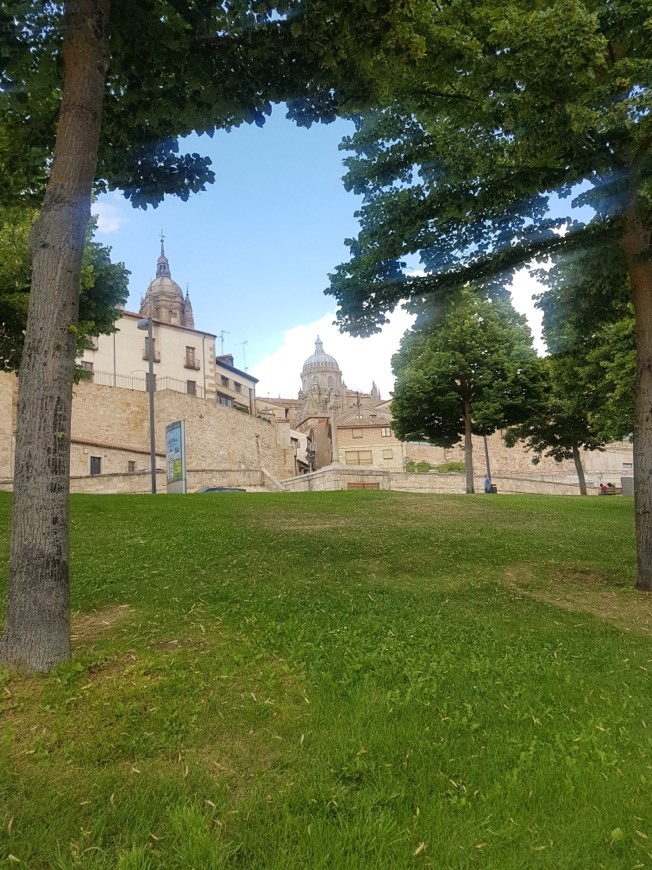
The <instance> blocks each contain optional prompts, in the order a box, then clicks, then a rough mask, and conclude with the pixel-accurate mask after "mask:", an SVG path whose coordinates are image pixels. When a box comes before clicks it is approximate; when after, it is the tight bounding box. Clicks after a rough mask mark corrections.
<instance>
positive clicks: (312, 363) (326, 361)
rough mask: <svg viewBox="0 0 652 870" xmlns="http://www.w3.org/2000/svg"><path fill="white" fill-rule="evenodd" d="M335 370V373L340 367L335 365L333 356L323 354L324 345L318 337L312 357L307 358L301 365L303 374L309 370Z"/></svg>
mask: <svg viewBox="0 0 652 870" xmlns="http://www.w3.org/2000/svg"><path fill="white" fill-rule="evenodd" d="M324 368H328V369H335V370H336V371H339V370H340V367H339V365H338V363H337V360H336V359H335V357H334V356H331V355H330V354H329V353H325V352H324V343H323V341H322V340H321V338H320V337H319V336H317V341H316V342H315V352H314V353H313V355H312V356H309V357H308V359H307V360H306V361H305V362H304V364H303V369H302V371H303V372H306V371H308V370H309V369H324Z"/></svg>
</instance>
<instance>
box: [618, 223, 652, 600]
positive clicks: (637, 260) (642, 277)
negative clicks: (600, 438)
mask: <svg viewBox="0 0 652 870" xmlns="http://www.w3.org/2000/svg"><path fill="white" fill-rule="evenodd" d="M649 246H650V231H649V230H648V229H647V227H645V226H644V225H643V222H642V221H641V219H640V217H639V216H638V214H637V213H636V207H635V206H632V207H631V208H630V209H629V211H628V213H627V214H626V218H625V228H624V232H623V236H622V238H621V247H622V249H623V251H624V252H625V258H626V260H627V269H628V272H629V279H630V283H631V288H632V300H633V303H634V313H635V323H636V392H635V401H634V509H635V517H636V558H637V563H638V572H637V581H636V588H637V589H640V590H641V591H643V592H652V263H651V262H650V258H649Z"/></svg>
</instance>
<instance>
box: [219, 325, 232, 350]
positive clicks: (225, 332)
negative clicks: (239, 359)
mask: <svg viewBox="0 0 652 870" xmlns="http://www.w3.org/2000/svg"><path fill="white" fill-rule="evenodd" d="M225 335H231V333H230V332H229V331H228V329H223V330H222V331H221V332H220V356H224V336H225Z"/></svg>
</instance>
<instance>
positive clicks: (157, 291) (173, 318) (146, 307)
mask: <svg viewBox="0 0 652 870" xmlns="http://www.w3.org/2000/svg"><path fill="white" fill-rule="evenodd" d="M140 314H142V315H143V317H155V318H156V319H157V320H162V321H163V322H164V323H173V324H175V325H176V326H187V327H188V328H189V329H194V328H195V321H194V318H193V316H192V305H191V303H190V296H189V295H188V291H187V290H186V295H185V297H184V295H183V291H182V289H181V287H179V285H178V284H177V282H176V281H173V280H172V275H171V273H170V263H169V262H168V258H167V257H166V256H165V248H164V247H163V239H161V256H160V257H159V258H158V260H157V262H156V278H154V280H153V281H152V282H151V283H150V285H149V287H148V288H147V292H146V293H145V297H144V298H143V299H142V300H141V303H140Z"/></svg>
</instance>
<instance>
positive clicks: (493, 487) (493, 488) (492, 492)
mask: <svg viewBox="0 0 652 870" xmlns="http://www.w3.org/2000/svg"><path fill="white" fill-rule="evenodd" d="M497 492H498V487H497V486H496V484H495V483H492V484H491V486H490V487H489V493H490V495H496V493H497Z"/></svg>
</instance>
